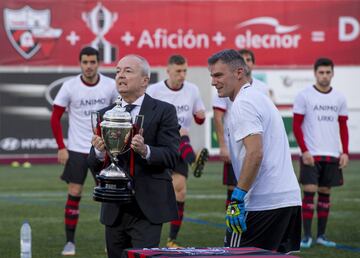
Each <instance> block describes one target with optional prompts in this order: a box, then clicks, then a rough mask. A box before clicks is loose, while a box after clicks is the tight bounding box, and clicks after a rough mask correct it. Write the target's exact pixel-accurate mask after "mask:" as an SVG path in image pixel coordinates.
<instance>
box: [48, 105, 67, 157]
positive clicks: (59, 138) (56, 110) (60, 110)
mask: <svg viewBox="0 0 360 258" xmlns="http://www.w3.org/2000/svg"><path fill="white" fill-rule="evenodd" d="M64 112H65V107H61V106H58V105H54V106H53V112H52V114H51V119H50V123H51V129H52V132H53V135H54V138H55V140H56V143H57V145H58V148H59V150H60V149H64V148H65V144H64V137H63V133H62V128H61V121H60V120H61V117H62V115H63V114H64Z"/></svg>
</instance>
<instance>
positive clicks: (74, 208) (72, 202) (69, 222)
mask: <svg viewBox="0 0 360 258" xmlns="http://www.w3.org/2000/svg"><path fill="white" fill-rule="evenodd" d="M80 199H81V196H73V195H70V194H68V198H67V201H66V204H65V233H66V242H73V243H75V230H76V225H77V223H78V220H79V203H80Z"/></svg>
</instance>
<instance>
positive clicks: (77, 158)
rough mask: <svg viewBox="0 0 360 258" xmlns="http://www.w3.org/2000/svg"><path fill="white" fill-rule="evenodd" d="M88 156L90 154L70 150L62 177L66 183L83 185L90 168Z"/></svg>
mask: <svg viewBox="0 0 360 258" xmlns="http://www.w3.org/2000/svg"><path fill="white" fill-rule="evenodd" d="M87 158H88V154H85V153H80V152H75V151H69V159H68V161H67V162H66V164H65V168H64V172H63V173H62V175H61V177H60V178H61V179H62V180H64V181H65V182H66V183H74V184H80V185H83V184H84V182H85V179H86V176H87V171H88V168H89V165H88V162H87ZM93 177H94V180H95V176H94V175H93Z"/></svg>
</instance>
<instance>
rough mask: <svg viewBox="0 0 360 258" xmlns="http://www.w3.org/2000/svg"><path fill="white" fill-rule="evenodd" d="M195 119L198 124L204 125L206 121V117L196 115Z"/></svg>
mask: <svg viewBox="0 0 360 258" xmlns="http://www.w3.org/2000/svg"><path fill="white" fill-rule="evenodd" d="M194 120H195V122H196V123H197V124H198V125H202V124H203V123H204V122H205V118H198V117H197V116H195V115H194Z"/></svg>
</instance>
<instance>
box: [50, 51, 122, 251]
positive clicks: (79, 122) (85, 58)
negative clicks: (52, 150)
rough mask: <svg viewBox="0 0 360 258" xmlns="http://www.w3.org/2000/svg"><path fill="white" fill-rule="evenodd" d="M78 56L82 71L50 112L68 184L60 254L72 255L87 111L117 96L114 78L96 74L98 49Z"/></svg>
mask: <svg viewBox="0 0 360 258" xmlns="http://www.w3.org/2000/svg"><path fill="white" fill-rule="evenodd" d="M79 59H80V67H81V74H79V75H77V76H75V77H74V78H72V79H70V80H68V81H66V82H65V83H64V84H63V85H62V87H61V89H60V91H59V92H58V94H57V95H56V97H55V100H54V103H53V112H52V115H51V128H52V131H53V135H54V138H55V139H56V142H57V144H58V149H59V150H58V161H59V163H61V164H63V165H65V168H64V172H63V174H62V175H61V179H62V180H64V181H65V182H66V183H67V184H68V196H67V201H66V204H65V233H66V244H65V246H64V249H63V251H62V252H61V254H62V255H75V230H76V226H77V223H78V219H79V204H80V199H81V193H82V190H83V184H84V182H85V179H86V176H87V170H88V164H87V156H88V154H89V151H90V147H91V138H92V135H93V132H92V127H91V117H90V114H91V112H92V111H96V110H99V109H102V108H104V107H106V106H108V105H110V104H111V103H113V102H114V101H115V99H116V98H117V96H118V95H119V93H118V91H117V89H116V86H115V81H114V80H113V79H111V78H108V77H105V76H104V75H102V74H100V73H98V68H99V52H98V51H97V50H96V49H94V48H92V47H85V48H83V49H82V50H81V52H80V55H79ZM65 110H67V111H68V114H69V131H68V142H67V145H66V146H65V143H64V139H63V134H62V128H61V122H60V120H61V117H62V115H63V114H64V112H65ZM94 179H95V178H94Z"/></svg>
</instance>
